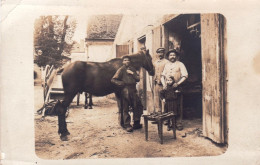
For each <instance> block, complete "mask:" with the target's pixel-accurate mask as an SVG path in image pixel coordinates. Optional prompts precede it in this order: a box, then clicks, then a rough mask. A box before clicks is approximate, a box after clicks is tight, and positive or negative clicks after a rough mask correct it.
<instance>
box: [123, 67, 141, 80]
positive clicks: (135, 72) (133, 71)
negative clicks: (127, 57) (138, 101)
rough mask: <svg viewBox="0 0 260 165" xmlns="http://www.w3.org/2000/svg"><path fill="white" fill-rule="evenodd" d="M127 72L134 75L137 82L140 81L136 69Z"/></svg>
mask: <svg viewBox="0 0 260 165" xmlns="http://www.w3.org/2000/svg"><path fill="white" fill-rule="evenodd" d="M126 71H127V73H128V74H131V75H133V77H134V79H135V81H136V82H139V81H140V76H139V73H138V72H137V71H136V70H135V69H134V68H131V69H127V70H126Z"/></svg>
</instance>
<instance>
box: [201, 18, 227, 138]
mask: <svg viewBox="0 0 260 165" xmlns="http://www.w3.org/2000/svg"><path fill="white" fill-rule="evenodd" d="M224 21H225V20H224V17H223V16H221V15H219V14H201V45H202V85H203V88H202V89H203V91H202V104H203V135H204V136H206V137H208V138H210V139H212V140H213V141H215V142H217V143H224V142H225V130H226V128H225V122H226V112H225V104H226V102H225V98H226V69H225V55H224V54H225V51H224V50H225V49H224V48H225V47H224V46H225V37H224V36H225V35H224V25H225V22H224Z"/></svg>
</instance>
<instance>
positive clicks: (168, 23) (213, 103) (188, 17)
mask: <svg viewBox="0 0 260 165" xmlns="http://www.w3.org/2000/svg"><path fill="white" fill-rule="evenodd" d="M138 20H139V21H138ZM140 20H143V24H140ZM144 20H146V21H144ZM131 24H132V26H133V27H129V26H131ZM137 25H138V27H139V28H136V27H137ZM124 31H127V34H124V33H123V32H124ZM144 45H145V46H146V48H147V49H149V50H150V53H151V55H152V56H153V59H155V58H156V56H155V55H156V49H157V48H158V47H164V48H165V49H166V50H170V49H173V48H174V49H177V50H179V52H180V54H181V56H180V61H182V62H183V63H184V64H185V66H186V67H187V70H188V72H189V78H188V79H187V80H186V82H185V83H184V84H183V95H184V96H183V97H184V99H183V100H184V102H183V107H184V112H185V111H186V112H187V111H188V110H190V112H195V113H191V114H188V115H193V116H195V115H197V116H198V117H200V118H202V125H203V135H204V136H206V137H208V138H210V139H212V140H213V141H215V142H217V143H227V142H228V111H227V103H228V102H227V77H228V76H227V60H226V20H225V18H224V16H223V15H220V14H170V15H161V16H158V15H156V16H152V15H150V16H149V17H147V16H142V15H137V16H124V17H123V19H122V22H121V24H120V27H119V30H118V34H117V36H116V38H115V42H114V44H113V51H112V57H115V56H116V57H120V56H122V55H123V54H128V53H132V52H137V51H138V50H139V49H140V47H142V46H144ZM151 89H153V82H152V77H151V76H149V75H148V74H146V71H145V70H142V71H141V81H140V83H139V84H138V91H139V95H140V97H141V99H142V102H143V104H144V108H145V109H146V110H148V111H152V110H153V99H152V90H151Z"/></svg>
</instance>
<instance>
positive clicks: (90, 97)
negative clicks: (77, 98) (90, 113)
mask: <svg viewBox="0 0 260 165" xmlns="http://www.w3.org/2000/svg"><path fill="white" fill-rule="evenodd" d="M92 105H93V102H92V94H91V93H89V109H92Z"/></svg>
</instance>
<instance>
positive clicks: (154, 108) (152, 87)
mask: <svg viewBox="0 0 260 165" xmlns="http://www.w3.org/2000/svg"><path fill="white" fill-rule="evenodd" d="M150 77H151V76H149V85H150V88H151V92H152V97H153V98H152V100H153V112H155V105H154V91H153V87H152V84H151V78H150Z"/></svg>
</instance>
